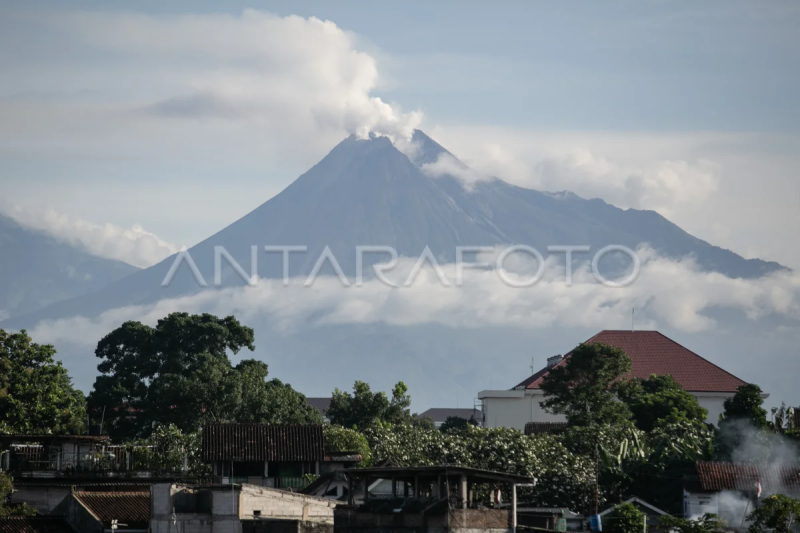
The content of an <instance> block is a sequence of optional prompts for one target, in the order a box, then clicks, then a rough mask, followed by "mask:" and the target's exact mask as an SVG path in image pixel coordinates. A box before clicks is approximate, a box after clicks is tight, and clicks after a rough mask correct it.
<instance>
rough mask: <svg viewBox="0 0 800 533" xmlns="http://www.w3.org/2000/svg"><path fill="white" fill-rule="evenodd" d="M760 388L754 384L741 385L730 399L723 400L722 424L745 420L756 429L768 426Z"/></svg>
mask: <svg viewBox="0 0 800 533" xmlns="http://www.w3.org/2000/svg"><path fill="white" fill-rule="evenodd" d="M762 394H763V392H762V390H761V387H759V386H758V385H756V384H754V383H748V384H746V385H741V386H740V387H739V388H738V389H736V394H734V395H733V397H732V398H728V399H727V400H725V403H724V404H723V406H724V408H725V411H724V412H723V413H722V416H723V419H722V420H721V421H720V423H721V424H723V423H724V422H726V421H732V420H745V421H747V422H749V423H750V424H751V425H752V426H753V427H755V428H757V429H765V428H767V427H768V426H769V422H768V421H767V410H766V409H764V407H763V404H764V399H763V398H762V397H761V395H762Z"/></svg>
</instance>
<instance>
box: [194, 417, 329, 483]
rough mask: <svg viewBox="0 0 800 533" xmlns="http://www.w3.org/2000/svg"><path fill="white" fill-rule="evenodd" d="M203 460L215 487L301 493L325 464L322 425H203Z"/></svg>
mask: <svg viewBox="0 0 800 533" xmlns="http://www.w3.org/2000/svg"><path fill="white" fill-rule="evenodd" d="M202 457H203V460H204V461H205V462H207V463H211V466H212V475H213V477H214V481H215V482H216V483H222V484H228V483H248V484H251V485H258V486H264V487H274V488H281V489H300V488H302V487H304V486H305V485H306V477H305V476H307V475H308V474H313V475H319V474H320V464H321V463H323V462H324V461H325V443H324V437H323V434H322V426H320V425H312V424H309V425H291V424H223V423H214V424H206V425H205V426H204V427H203V449H202Z"/></svg>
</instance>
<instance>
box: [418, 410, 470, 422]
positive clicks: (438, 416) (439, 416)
mask: <svg viewBox="0 0 800 533" xmlns="http://www.w3.org/2000/svg"><path fill="white" fill-rule="evenodd" d="M479 415H480V411H478V410H477V409H475V408H473V407H469V408H458V407H431V408H430V409H428V410H427V411H425V412H424V413H420V414H418V415H417V417H418V418H430V419H431V420H433V421H434V422H444V421H445V420H447V419H448V417H451V416H454V417H456V418H463V419H464V420H469V419H470V418H472V417H475V418H478V416H479Z"/></svg>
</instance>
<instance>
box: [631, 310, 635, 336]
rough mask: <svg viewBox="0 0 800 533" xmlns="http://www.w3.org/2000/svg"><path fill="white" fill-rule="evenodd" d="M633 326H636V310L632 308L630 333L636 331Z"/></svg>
mask: <svg viewBox="0 0 800 533" xmlns="http://www.w3.org/2000/svg"><path fill="white" fill-rule="evenodd" d="M635 324H636V308H635V307H632V308H631V331H634V330H635V329H636V328H635Z"/></svg>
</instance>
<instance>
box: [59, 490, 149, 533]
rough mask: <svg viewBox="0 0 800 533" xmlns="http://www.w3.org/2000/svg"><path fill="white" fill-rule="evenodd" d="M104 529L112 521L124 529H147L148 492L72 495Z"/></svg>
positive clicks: (76, 493)
mask: <svg viewBox="0 0 800 533" xmlns="http://www.w3.org/2000/svg"><path fill="white" fill-rule="evenodd" d="M73 494H74V496H75V498H77V499H78V501H80V502H81V503H82V504H83V505H84V506H85V507H86V508H87V509H89V510H90V511H91V512H92V513H93V514H94V515H95V516H96V517H97V518H98V519H99V520H100V521H101V522H103V526H104V527H105V528H110V527H111V521H112V520H119V522H120V523H121V524H127V526H125V529H147V528H148V527H149V524H150V492H149V491H148V492H145V491H136V492H119V491H115V492H101V491H78V492H75V493H73Z"/></svg>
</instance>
